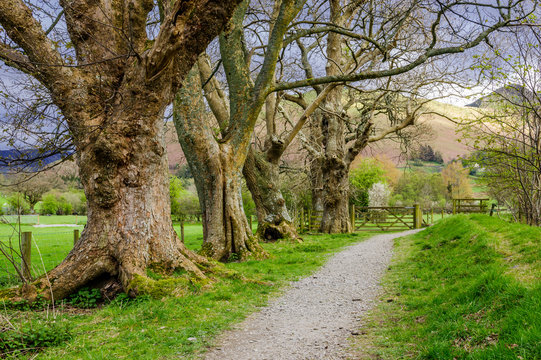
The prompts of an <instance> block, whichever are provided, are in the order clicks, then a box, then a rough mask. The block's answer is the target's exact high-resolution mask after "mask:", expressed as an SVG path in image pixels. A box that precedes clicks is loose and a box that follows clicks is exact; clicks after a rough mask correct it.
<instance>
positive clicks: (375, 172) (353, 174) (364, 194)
mask: <svg viewBox="0 0 541 360" xmlns="http://www.w3.org/2000/svg"><path fill="white" fill-rule="evenodd" d="M376 183H382V184H386V183H387V181H386V178H385V171H384V170H383V168H382V167H381V165H380V163H379V162H378V161H377V160H375V159H373V158H367V159H363V160H362V161H361V163H360V164H359V165H358V166H357V167H356V168H355V169H353V170H351V171H350V173H349V184H350V197H351V201H352V202H353V203H354V204H355V206H360V207H365V206H369V197H368V190H369V189H370V188H371V187H372V186H373V185H374V184H376Z"/></svg>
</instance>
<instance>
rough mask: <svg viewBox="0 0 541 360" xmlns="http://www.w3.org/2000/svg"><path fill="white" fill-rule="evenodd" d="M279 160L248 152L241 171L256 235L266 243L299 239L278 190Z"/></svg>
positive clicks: (251, 151) (253, 151) (255, 152)
mask: <svg viewBox="0 0 541 360" xmlns="http://www.w3.org/2000/svg"><path fill="white" fill-rule="evenodd" d="M278 160H279V157H278V159H275V161H269V160H268V159H266V158H265V153H260V152H258V151H257V150H254V149H250V151H249V152H248V156H247V158H246V162H245V163H244V167H243V170H242V172H243V174H244V178H245V179H246V185H247V186H248V189H249V190H250V193H251V194H252V199H253V200H254V203H255V207H256V210H257V221H258V226H257V235H258V236H260V237H261V238H262V239H263V240H266V241H275V240H278V239H284V238H289V239H296V238H298V235H297V230H296V229H295V225H294V224H293V221H292V219H291V217H290V216H289V212H288V210H287V207H286V202H285V200H284V197H283V196H282V192H281V190H280V187H279V179H280V174H279V167H278V163H277V161H278Z"/></svg>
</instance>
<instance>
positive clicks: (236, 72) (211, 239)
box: [174, 0, 304, 261]
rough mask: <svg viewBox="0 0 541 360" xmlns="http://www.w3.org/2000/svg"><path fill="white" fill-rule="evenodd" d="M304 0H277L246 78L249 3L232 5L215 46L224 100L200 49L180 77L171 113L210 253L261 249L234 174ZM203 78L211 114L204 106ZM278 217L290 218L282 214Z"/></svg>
mask: <svg viewBox="0 0 541 360" xmlns="http://www.w3.org/2000/svg"><path fill="white" fill-rule="evenodd" d="M303 4H304V1H294V0H285V1H280V2H277V8H276V9H277V16H276V21H275V23H274V26H273V27H272V29H271V31H270V33H269V35H270V36H269V43H268V45H267V51H266V53H265V59H264V61H263V65H262V67H261V70H260V72H259V74H258V75H257V77H256V79H255V81H252V80H251V76H252V75H251V73H250V72H251V70H250V67H249V63H248V61H247V58H246V57H247V53H246V52H245V51H244V50H245V44H244V33H243V32H244V27H243V21H244V17H245V14H246V9H247V5H248V3H247V2H246V1H245V2H244V3H243V4H242V5H241V6H239V7H238V9H237V10H236V12H235V14H234V15H233V18H232V19H231V21H230V23H229V26H228V31H227V32H226V33H224V34H222V35H221V36H220V53H221V56H222V62H223V66H224V69H225V73H226V79H227V83H228V85H229V94H228V95H229V99H228V100H229V101H228V103H227V104H226V102H225V100H226V99H225V96H224V93H223V91H221V90H220V89H219V87H218V86H217V81H216V80H215V79H214V78H212V75H211V70H210V67H209V64H208V62H207V60H206V59H205V58H203V57H201V58H200V61H198V66H197V67H196V68H194V69H193V71H192V73H191V75H190V76H191V79H192V80H191V81H188V82H187V84H190V86H185V87H184V88H183V89H182V90H181V91H180V92H179V93H178V95H177V98H176V101H175V111H174V113H175V116H174V121H175V125H176V128H177V134H178V137H179V141H180V144H181V146H182V148H183V151H184V153H185V154H186V156H187V161H188V164H189V166H190V169H191V170H192V174H193V175H194V178H195V183H196V186H197V191H198V194H199V197H200V203H201V208H202V209H203V214H204V222H205V226H204V227H205V235H204V245H203V247H204V252H205V253H206V254H209V255H210V256H212V257H213V258H215V259H219V260H222V261H223V260H227V259H228V258H230V257H231V255H232V254H237V255H238V256H239V257H240V258H245V257H247V256H248V255H250V254H255V255H258V256H261V255H263V254H264V252H263V250H262V248H261V247H260V245H259V244H258V243H257V242H256V241H255V240H254V239H255V238H254V237H253V235H252V232H251V229H249V226H248V223H247V220H246V217H245V214H244V212H243V210H242V199H241V193H240V190H241V189H240V184H241V182H240V180H241V179H240V177H239V176H240V175H241V173H242V169H243V166H244V163H245V160H246V157H247V156H248V153H249V149H250V141H251V139H252V134H253V131H254V127H255V124H256V121H257V119H258V116H259V113H260V112H261V109H262V107H263V105H264V104H265V99H266V98H267V96H268V95H269V93H270V92H271V90H272V84H273V79H274V72H275V71H276V69H275V68H276V62H277V59H278V56H279V53H280V51H281V49H282V43H283V36H284V34H285V33H286V31H287V29H288V24H289V23H290V22H291V20H292V19H293V18H294V17H295V16H296V15H297V13H298V12H299V11H300V9H301V8H302V6H303ZM207 80H208V81H207ZM202 85H204V86H205V88H204V95H205V97H206V99H207V103H208V105H209V106H210V108H211V110H212V113H213V115H214V116H213V117H212V116H209V114H206V113H205V107H204V104H203V98H202V96H203V92H202V89H201V86H202ZM213 129H216V130H217V131H215V130H213ZM275 188H276V189H277V190H278V191H279V189H278V187H275ZM280 196H281V195H280ZM273 206H274V205H273ZM281 206H283V207H282V209H281V210H278V213H277V214H281V213H282V212H283V209H285V203H284V204H281ZM272 211H274V210H272ZM286 213H287V211H286ZM282 224H284V225H287V226H289V223H287V222H282ZM293 230H294V229H293Z"/></svg>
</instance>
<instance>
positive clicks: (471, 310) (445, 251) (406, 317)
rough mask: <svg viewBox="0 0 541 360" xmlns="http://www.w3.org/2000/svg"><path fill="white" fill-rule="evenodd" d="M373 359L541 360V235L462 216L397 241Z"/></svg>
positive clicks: (366, 354)
mask: <svg viewBox="0 0 541 360" xmlns="http://www.w3.org/2000/svg"><path fill="white" fill-rule="evenodd" d="M395 251H396V252H395V258H394V260H393V263H392V265H391V267H390V271H389V272H388V274H387V275H386V278H385V280H384V287H385V291H384V294H383V295H382V297H381V301H380V302H379V304H378V306H377V308H376V309H375V310H374V311H373V312H372V313H371V314H370V315H369V317H368V319H367V321H366V323H365V326H364V327H363V329H362V330H361V332H360V333H361V336H359V337H358V338H357V339H356V340H355V343H354V348H355V351H356V354H357V357H358V358H368V359H374V358H375V359H405V358H412V359H541V229H539V228H532V227H529V226H525V225H521V224H511V223H507V222H504V221H501V220H499V219H496V218H491V217H488V216H486V215H470V216H466V215H457V216H453V217H450V218H447V219H444V220H442V221H441V222H439V223H438V224H436V225H435V226H433V227H432V228H430V229H427V230H426V231H423V232H421V233H419V234H416V235H414V236H410V237H406V238H402V239H397V240H396V247H395Z"/></svg>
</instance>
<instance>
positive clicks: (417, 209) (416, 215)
mask: <svg viewBox="0 0 541 360" xmlns="http://www.w3.org/2000/svg"><path fill="white" fill-rule="evenodd" d="M422 226H423V212H422V211H421V206H419V204H414V205H413V228H414V229H420V228H421V227H422Z"/></svg>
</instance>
